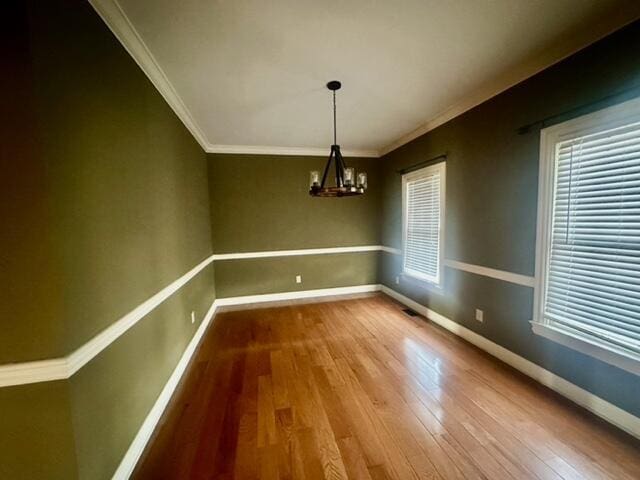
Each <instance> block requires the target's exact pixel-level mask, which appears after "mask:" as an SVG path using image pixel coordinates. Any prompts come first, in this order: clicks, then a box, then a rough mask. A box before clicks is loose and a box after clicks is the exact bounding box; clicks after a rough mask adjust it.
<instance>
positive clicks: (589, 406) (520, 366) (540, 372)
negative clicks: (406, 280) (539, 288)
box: [381, 285, 640, 438]
mask: <svg viewBox="0 0 640 480" xmlns="http://www.w3.org/2000/svg"><path fill="white" fill-rule="evenodd" d="M381 290H382V292H383V293H386V294H387V295H389V296H390V297H393V298H395V299H396V300H398V301H399V302H400V303H403V304H404V305H406V306H408V307H409V308H411V309H413V310H415V311H416V312H418V313H420V314H421V315H423V316H425V317H426V318H428V319H429V320H431V321H432V322H434V323H437V324H438V325H440V326H441V327H443V328H445V329H447V330H449V331H450V332H452V333H454V334H455V335H458V336H459V337H461V338H464V339H465V340H466V341H468V342H469V343H472V344H473V345H475V346H476V347H478V348H481V349H482V350H484V351H485V352H487V353H489V354H490V355H493V356H494V357H496V358H498V359H500V360H502V361H503V362H504V363H506V364H508V365H511V366H512V367H513V368H515V369H516V370H519V371H521V372H522V373H524V374H525V375H527V376H529V377H531V378H533V379H534V380H536V381H537V382H539V383H541V384H542V385H545V386H546V387H548V388H550V389H551V390H554V391H556V392H558V393H559V394H560V395H562V396H563V397H566V398H568V399H569V400H571V401H572V402H575V403H577V404H578V405H580V406H581V407H583V408H585V409H586V410H589V411H590V412H592V413H594V414H595V415H597V416H599V417H600V418H602V419H604V420H606V421H607V422H609V423H611V424H613V425H615V426H616V427H618V428H619V429H621V430H624V431H625V432H627V433H629V434H630V435H633V436H634V437H636V438H640V418H638V417H636V416H634V415H632V414H630V413H629V412H627V411H625V410H623V409H621V408H620V407H616V406H615V405H613V404H612V403H609V402H607V401H606V400H604V399H602V398H600V397H598V396H596V395H594V394H593V393H590V392H588V391H586V390H584V389H583V388H580V387H578V386H577V385H575V384H573V383H571V382H569V381H567V380H565V379H564V378H562V377H559V376H558V375H556V374H555V373H552V372H550V371H549V370H546V369H544V368H542V367H541V366H539V365H536V364H535V363H533V362H531V361H529V360H527V359H526V358H524V357H521V356H520V355H517V354H515V353H513V352H512V351H511V350H507V349H506V348H504V347H502V346H500V345H498V344H497V343H494V342H492V341H491V340H489V339H487V338H485V337H483V336H482V335H478V334H477V333H475V332H473V331H471V330H469V329H467V328H465V327H463V326H462V325H460V324H459V323H456V322H454V321H453V320H450V319H448V318H446V317H444V316H443V315H440V314H439V313H437V312H435V311H433V310H431V309H429V308H427V307H425V306H424V305H422V304H420V303H418V302H416V301H414V300H411V299H410V298H408V297H405V296H404V295H402V294H401V293H398V292H396V291H395V290H392V289H391V288H389V287H387V286H385V285H382V287H381Z"/></svg>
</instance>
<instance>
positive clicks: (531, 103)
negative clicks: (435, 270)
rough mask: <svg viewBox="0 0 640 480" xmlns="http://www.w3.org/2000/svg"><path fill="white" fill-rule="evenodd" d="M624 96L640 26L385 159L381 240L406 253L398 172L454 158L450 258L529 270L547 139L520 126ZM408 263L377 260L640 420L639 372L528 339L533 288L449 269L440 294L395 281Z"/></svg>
mask: <svg viewBox="0 0 640 480" xmlns="http://www.w3.org/2000/svg"><path fill="white" fill-rule="evenodd" d="M629 89H631V92H630V93H625V94H623V95H621V96H620V98H617V99H616V101H620V100H621V99H623V98H630V97H631V96H632V95H638V94H639V93H640V22H636V23H635V24H633V25H631V26H629V27H627V28H625V29H623V30H621V31H619V32H617V33H615V34H614V35H611V36H610V37H607V38H606V39H604V40H602V41H600V42H598V43H596V44H594V45H592V46H591V47H589V48H587V49H585V50H583V51H582V52H579V53H578V54H576V55H574V56H572V57H570V58H568V59H566V60H564V61H563V62H561V63H560V64H557V65H555V66H553V67H551V68H549V69H547V70H545V71H544V72H542V73H540V74H538V75H536V76H534V77H532V78H530V79H529V80H527V81H525V82H523V83H520V84H519V85H516V86H515V87H513V88H511V89H509V90H507V91H506V92H504V93H502V94H501V95H498V96H497V97H494V98H493V99H491V100H489V101H487V102H485V103H483V104H482V105H480V106H478V107H476V108H474V109H473V110H471V111H469V112H467V113H465V114H463V115H461V116H459V117H457V118H455V119H454V120H452V121H450V122H448V123H446V124H444V125H442V126H441V127H438V128H436V129H435V130H433V131H431V132H428V133H427V134H425V135H423V136H422V137H420V138H418V139H416V140H414V141H412V142H410V143H409V144H407V145H405V146H403V147H401V148H399V149H397V150H395V151H393V152H391V153H390V154H388V155H386V156H385V157H384V158H383V159H382V165H383V169H384V172H383V176H384V191H383V194H382V199H383V200H382V203H383V231H382V243H383V244H385V245H389V246H393V247H397V248H400V247H401V242H402V217H401V215H402V205H401V188H402V187H401V176H400V175H398V174H396V173H395V170H396V169H398V168H402V167H406V166H409V165H413V164H415V163H418V162H420V161H424V160H427V159H429V158H432V157H434V156H436V155H439V154H441V153H444V152H447V153H448V158H447V180H446V181H447V185H446V219H445V245H444V252H445V257H446V258H448V259H453V260H458V261H461V262H465V263H470V264H475V265H481V266H484V267H489V268H495V269H499V270H505V271H508V272H514V273H519V274H523V275H533V274H534V262H535V239H536V238H535V237H536V209H537V182H538V159H539V142H540V135H539V129H538V128H534V129H533V130H532V131H531V132H529V133H527V134H524V135H520V134H518V132H517V129H518V128H519V127H521V126H522V125H525V124H529V123H532V122H536V121H537V120H540V119H544V118H546V117H549V116H552V115H557V114H560V113H562V112H566V111H567V110H570V109H574V108H575V107H579V106H581V105H584V104H586V103H589V102H593V101H596V100H599V99H602V98H604V97H608V96H611V95H613V94H616V93H620V92H625V91H628V90H629ZM611 102H612V100H611V99H610V100H608V101H603V102H600V103H598V104H597V105H594V106H591V107H588V108H583V109H580V110H579V111H576V112H573V113H571V114H567V115H563V116H560V117H558V118H556V119H555V120H554V121H556V122H558V121H561V120H566V119H568V118H569V117H571V116H576V115H578V114H582V113H587V112H588V111H590V110H593V109H595V108H602V107H603V106H605V105H607V104H609V103H611ZM547 124H551V122H547ZM401 267H402V264H401V257H400V256H397V255H392V254H388V253H384V254H382V260H381V262H380V266H379V268H380V272H379V277H380V280H381V282H382V283H384V284H385V285H387V286H389V287H391V288H394V289H395V290H398V291H400V292H401V293H403V294H405V295H407V296H409V297H410V298H413V299H414V300H416V301H419V302H420V303H422V304H424V305H426V306H428V307H429V308H432V309H433V310H435V311H437V312H438V313H441V314H443V315H445V316H447V317H448V318H450V319H452V320H454V321H456V322H458V323H460V324H462V325H464V326H465V327H467V328H469V329H471V330H473V331H475V332H477V333H479V334H481V335H484V336H485V337H487V338H489V339H491V340H492V341H494V342H496V343H498V344H500V345H502V346H504V347H506V348H508V349H509V350H511V351H513V352H515V353H517V354H519V355H522V356H523V357H525V358H527V359H529V360H531V361H533V362H535V363H537V364H538V365H541V366H542V367H544V368H546V369H548V370H551V371H552V372H554V373H556V374H558V375H560V376H561V377H563V378H565V379H567V380H569V381H570V382H572V383H575V384H576V385H578V386H580V387H582V388H584V389H586V390H588V391H591V392H593V393H594V394H596V395H598V396H599V397H602V398H604V399H606V400H608V401H609V402H611V403H613V404H615V405H618V406H619V407H621V408H623V409H625V410H627V411H629V412H631V413H633V414H635V415H640V402H638V398H640V379H639V378H638V377H637V376H635V375H632V374H630V373H627V372H625V371H622V370H619V369H617V368H615V367H612V366H610V365H608V364H605V363H602V362H600V361H598V360H595V359H593V358H591V357H589V356H586V355H583V354H580V353H578V352H575V351H573V350H570V349H568V348H565V347H563V346H560V345H559V344H556V343H554V342H551V341H548V340H546V339H544V338H542V337H540V336H537V335H534V334H533V333H532V331H531V326H530V324H529V321H530V320H531V319H532V309H533V289H532V288H528V287H522V286H519V285H513V284H509V283H506V282H502V281H500V280H495V279H491V278H488V277H483V276H478V275H474V274H470V273H465V272H461V271H457V270H453V269H451V268H445V270H444V288H443V290H442V291H441V292H438V291H435V290H429V289H427V288H425V287H424V285H420V284H416V283H415V282H411V281H410V280H408V279H407V278H405V277H402V278H401V283H400V285H396V284H395V277H396V276H397V275H399V272H400V271H401ZM476 308H480V309H482V310H484V318H485V321H484V323H482V324H481V323H478V322H477V321H475V319H474V314H475V309H476Z"/></svg>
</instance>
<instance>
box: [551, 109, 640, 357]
mask: <svg viewBox="0 0 640 480" xmlns="http://www.w3.org/2000/svg"><path fill="white" fill-rule="evenodd" d="M551 213H552V218H551V223H552V228H551V231H550V233H549V238H550V249H549V252H548V266H547V275H546V286H545V295H544V307H543V308H544V310H543V314H544V317H545V321H546V322H547V323H548V324H550V325H554V326H558V327H561V328H563V329H567V330H568V331H570V332H574V333H577V334H579V335H582V336H587V337H590V338H593V339H596V340H597V341H598V342H601V343H604V344H608V345H611V346H612V347H614V348H615V349H623V350H624V351H627V352H630V353H632V354H640V122H638V121H634V122H632V123H626V124H622V125H618V126H616V127H615V128H609V129H606V130H603V131H598V132H595V133H589V134H586V135H578V136H574V137H573V138H569V139H567V140H563V141H559V142H557V143H556V144H555V181H554V189H553V208H552V211H551Z"/></svg>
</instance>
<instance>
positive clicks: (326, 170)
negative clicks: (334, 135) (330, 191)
mask: <svg viewBox="0 0 640 480" xmlns="http://www.w3.org/2000/svg"><path fill="white" fill-rule="evenodd" d="M332 158H333V145H332V146H331V153H329V158H328V159H327V164H326V165H325V166H324V173H323V174H322V183H321V184H320V188H324V184H325V182H326V180H327V174H328V173H329V167H330V166H331V159H332Z"/></svg>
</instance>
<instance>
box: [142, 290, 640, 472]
mask: <svg viewBox="0 0 640 480" xmlns="http://www.w3.org/2000/svg"><path fill="white" fill-rule="evenodd" d="M134 477H135V478H139V479H178V478H179V479H188V478H194V479H213V478H221V479H231V478H237V479H245V478H246V479H257V478H260V479H272V478H283V479H297V478H304V479H316V478H327V479H339V478H358V479H371V480H379V479H389V478H395V479H402V480H405V479H414V478H418V479H427V478H428V479H463V478H465V479H482V478H484V479H489V480H494V479H528V478H533V479H567V480H569V479H578V478H588V479H596V478H597V479H602V478H615V479H634V478H635V479H638V478H640V445H639V442H637V441H636V440H635V439H632V438H631V437H629V436H627V435H626V434H623V433H622V432H620V431H618V430H616V429H615V428H613V427H611V426H609V425H607V424H605V423H604V422H603V421H601V420H599V419H597V418H596V417H594V416H593V415H591V414H589V413H588V412H586V411H584V410H582V409H580V408H579V407H577V406H575V405H573V404H571V403H570V402H568V401H566V400H564V399H562V398H561V397H559V396H557V395H556V394H554V393H553V392H551V391H550V390H548V389H546V388H544V387H542V386H540V385H538V384H536V383H534V382H533V381H530V380H529V379H528V378H526V377H524V376H523V375H521V374H520V373H518V372H516V371H515V370H513V369H511V368H510V367H507V366H506V365H504V364H502V363H500V362H498V361H496V360H494V359H493V358H492V357H490V356H488V355H486V354H485V353H484V352H481V351H480V350H478V349H476V348H475V347H473V346H471V345H469V344H467V343H465V342H464V341H462V340H460V339H458V338H457V337H455V336H453V335H452V334H450V333H449V332H446V331H444V330H442V329H440V328H439V327H437V326H434V325H433V324H430V323H429V322H428V321H427V320H425V319H423V318H421V317H409V316H407V315H405V314H404V313H403V312H402V307H401V306H400V305H399V304H397V303H395V302H394V301H392V300H391V299H389V298H388V297H386V296H383V295H377V296H373V297H369V298H361V299H352V300H342V301H331V302H326V303H311V304H297V305H288V306H281V307H272V308H265V309H254V310H245V311H234V312H226V313H221V314H218V315H217V316H216V319H215V323H214V325H213V327H212V328H210V330H209V332H208V333H207V334H206V336H205V339H204V340H203V344H202V346H201V348H200V350H199V351H198V353H197V357H196V358H195V359H194V361H193V362H192V364H191V366H190V368H189V371H188V373H187V375H186V377H185V379H184V380H183V382H182V384H181V386H180V389H179V390H178V392H177V393H176V395H175V396H174V399H173V400H172V403H171V404H170V406H169V408H168V410H167V412H166V413H165V415H164V417H163V420H162V422H161V424H160V426H159V427H158V430H157V432H156V435H155V437H154V439H153V440H152V442H151V444H150V446H149V447H148V450H147V452H146V453H145V455H144V456H143V460H142V461H141V462H140V464H139V466H138V469H137V470H136V472H135V474H134Z"/></svg>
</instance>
